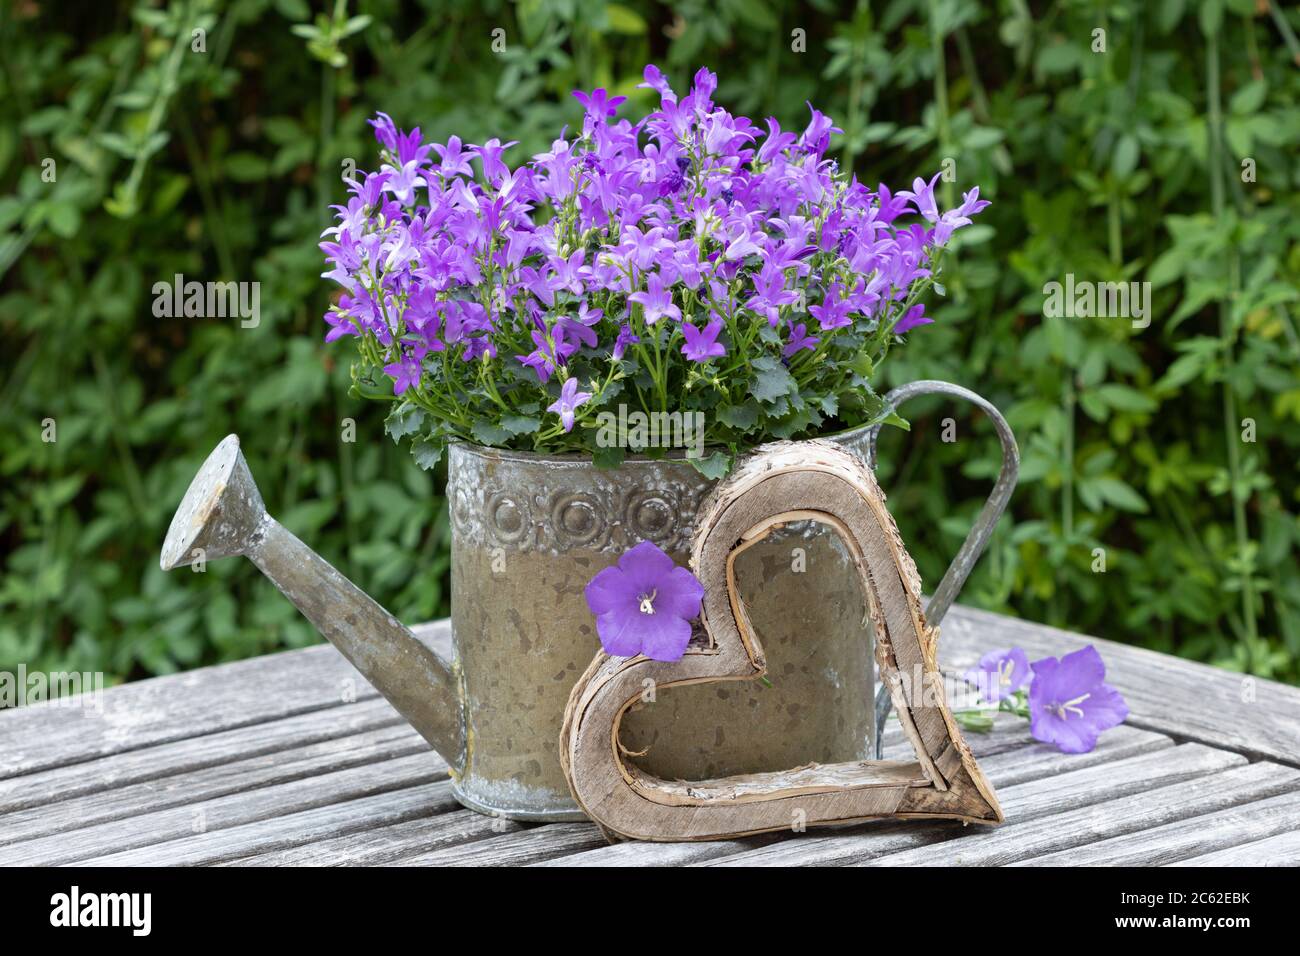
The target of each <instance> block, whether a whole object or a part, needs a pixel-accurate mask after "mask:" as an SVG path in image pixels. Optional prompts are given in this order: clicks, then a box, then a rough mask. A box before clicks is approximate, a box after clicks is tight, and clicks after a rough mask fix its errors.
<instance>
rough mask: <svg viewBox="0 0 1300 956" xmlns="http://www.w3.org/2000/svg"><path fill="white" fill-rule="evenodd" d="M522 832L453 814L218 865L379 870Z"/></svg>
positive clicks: (466, 813) (468, 813)
mask: <svg viewBox="0 0 1300 956" xmlns="http://www.w3.org/2000/svg"><path fill="white" fill-rule="evenodd" d="M522 829H524V825H523V824H521V823H516V822H515V821H513V820H507V819H505V818H504V817H488V816H484V815H483V814H481V813H476V812H474V811H473V810H454V811H451V812H449V813H440V814H438V815H437V816H432V817H430V816H421V817H418V818H416V819H414V820H402V821H401V822H399V823H393V824H389V825H387V826H380V827H375V828H374V829H367V830H361V831H359V832H356V833H349V834H347V835H345V836H336V837H330V838H327V839H323V840H317V841H313V842H312V843H307V844H303V845H301V846H293V847H289V848H286V849H278V850H272V851H269V852H266V853H259V854H256V855H252V856H246V857H241V858H240V859H237V860H232V861H229V862H225V863H221V864H218V865H220V866H377V865H379V864H383V863H394V862H397V861H399V860H404V859H406V858H408V857H412V856H416V855H419V854H422V853H429V852H431V851H433V850H439V849H443V848H444V847H453V846H461V845H464V844H468V843H471V842H473V841H475V840H484V839H490V838H492V837H496V836H500V835H502V834H504V833H514V832H516V831H519V830H522Z"/></svg>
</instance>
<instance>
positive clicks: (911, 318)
mask: <svg viewBox="0 0 1300 956" xmlns="http://www.w3.org/2000/svg"><path fill="white" fill-rule="evenodd" d="M932 322H934V319H931V318H927V317H926V315H925V303H924V302H918V303H917V304H916V305H914V306H912V307H911V308H910V309H908V310H907V312H906V313H904V315H903V317H902V318H901V319H899V320H898V324H897V325H895V326H894V332H896V333H897V334H898V335H902V334H903V333H904V332H908V331H911V330H912V329H914V328H916V327H917V326H918V325H930V324H931V323H932Z"/></svg>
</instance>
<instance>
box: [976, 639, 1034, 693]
mask: <svg viewBox="0 0 1300 956" xmlns="http://www.w3.org/2000/svg"><path fill="white" fill-rule="evenodd" d="M1029 675H1030V670H1029V658H1028V657H1027V656H1026V654H1025V652H1024V651H1023V650H1022V649H1021V648H1019V647H1012V648H1009V649H1007V650H1005V651H989V652H988V653H987V654H985V655H984V656H983V657H981V658H980V662H979V664H978V665H977V666H975V667H973V668H972V669H971V670H968V671H967V672H966V675H965V676H966V680H967V681H968V682H969V683H971V684H974V685H975V686H976V687H977V688H979V692H980V697H982V698H983V699H984V700H985V701H987V702H988V703H990V704H996V703H998V702H1000V701H1004V700H1006V699H1007V698H1009V697H1011V695H1012V694H1014V693H1015V692H1016V691H1018V690H1020V688H1022V687H1024V686H1025V684H1026V683H1028V681H1029Z"/></svg>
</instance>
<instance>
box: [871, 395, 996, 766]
mask: <svg viewBox="0 0 1300 956" xmlns="http://www.w3.org/2000/svg"><path fill="white" fill-rule="evenodd" d="M917 395H949V396H952V397H953V398H961V399H965V400H966V401H968V402H970V403H971V404H972V405H975V406H978V407H979V408H981V409H983V410H984V413H985V414H986V415H988V416H989V418H990V419H992V421H993V427H994V429H996V430H997V433H998V440H999V441H1000V442H1001V443H1002V468H1001V470H1000V471H999V472H998V480H997V481H996V482H994V484H993V490H992V491H991V492H989V497H988V500H987V501H985V502H984V508H983V509H982V510H981V511H980V513H979V517H977V518H976V519H975V524H974V525H973V526H972V527H971V529H970V533H969V534H967V535H966V540H965V541H963V542H962V546H961V550H959V551H958V552H957V556H956V557H955V558H953V559H952V563H951V564H950V565H948V570H947V571H945V572H944V575H943V579H942V580H940V582H939V586H938V587H937V588H935V590H934V594H933V595H932V596H931V597H930V602H929V604H927V605H926V608H925V617H926V621H927V622H928V623H929V624H931V625H932V626H936V627H937V626H938V624H939V622H940V621H942V620H943V617H944V615H945V614H947V613H948V608H949V607H951V606H952V602H953V601H954V600H956V598H957V595H958V593H959V592H960V591H961V589H962V585H964V584H965V583H966V579H967V578H968V577H970V572H971V569H972V568H974V567H975V562H976V561H978V560H979V557H980V555H981V554H983V553H984V548H985V547H986V546H987V545H988V543H989V538H991V537H992V536H993V529H994V527H996V526H997V523H998V519H999V518H1000V517H1002V512H1003V511H1005V510H1006V507H1007V503H1008V502H1009V501H1010V500H1011V492H1012V491H1014V490H1015V487H1016V479H1017V478H1018V477H1019V475H1020V448H1019V447H1018V446H1017V445H1016V436H1015V435H1014V434H1012V432H1011V426H1010V425H1008V424H1007V420H1006V419H1005V418H1003V417H1002V413H1001V412H999V411H998V410H997V408H996V406H994V405H993V403H992V402H990V401H989V400H988V399H986V398H984V397H983V396H981V395H977V394H975V393H974V392H972V391H971V390H970V389H968V388H962V387H961V386H960V385H953V384H952V383H951V382H939V381H934V380H923V381H919V382H909V383H908V384H906V385H900V386H899V387H898V388H896V389H894V390H893V391H891V392H890V393H889V394H888V395H886V396H885V402H886V404H887V405H888V406H889V407H891V408H895V409H896V408H898V406H899V405H901V404H902V403H903V402H905V401H907V400H908V399H909V398H913V397H915V396H917ZM882 426H883V422H882V423H880V424H876V425H872V426H871V428H869V429H867V434H866V442H867V450H866V451H867V453H866V459H867V467H868V468H870V469H871V470H872V471H873V472H874V471H875V470H876V440H877V439H878V438H879V437H880V429H881V427H882ZM890 706H891V700H890V696H889V689H888V688H886V687H881V688H880V689H879V690H878V691H877V692H876V759H877V760H879V759H881V753H882V750H883V747H884V731H885V720H886V719H887V718H888V717H889V709H890Z"/></svg>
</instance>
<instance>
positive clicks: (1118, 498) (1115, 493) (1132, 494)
mask: <svg viewBox="0 0 1300 956" xmlns="http://www.w3.org/2000/svg"><path fill="white" fill-rule="evenodd" d="M1089 484H1091V485H1092V487H1093V489H1094V490H1095V491H1096V492H1097V494H1098V495H1099V496H1100V497H1101V498H1102V499H1103V500H1104V501H1107V502H1109V503H1110V504H1112V505H1114V506H1115V507H1116V508H1119V509H1120V510H1121V511H1135V512H1138V513H1139V514H1144V513H1146V511H1147V510H1148V509H1147V503H1146V499H1144V498H1143V497H1142V496H1141V495H1140V494H1138V493H1137V491H1135V490H1134V489H1133V486H1132V485H1129V484H1127V483H1126V482H1124V481H1121V480H1120V479H1118V478H1107V477H1101V478H1092V479H1089Z"/></svg>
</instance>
